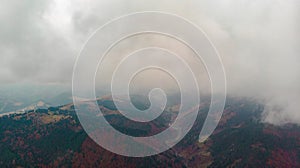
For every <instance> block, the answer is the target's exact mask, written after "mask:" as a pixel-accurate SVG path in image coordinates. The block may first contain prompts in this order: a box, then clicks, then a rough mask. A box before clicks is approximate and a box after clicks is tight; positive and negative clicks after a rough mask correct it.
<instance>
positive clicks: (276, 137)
mask: <svg viewBox="0 0 300 168" xmlns="http://www.w3.org/2000/svg"><path fill="white" fill-rule="evenodd" d="M135 100H138V101H135V102H134V103H133V104H135V105H138V106H139V107H141V108H144V107H148V105H149V104H148V102H147V101H144V100H143V99H141V98H137V99H135ZM141 100H143V101H141ZM98 104H99V108H101V109H102V111H103V113H104V116H105V118H106V120H107V121H108V122H109V123H110V124H111V125H112V126H113V127H114V128H115V129H117V130H119V131H121V132H123V133H126V134H130V135H133V136H149V135H153V134H156V133H158V132H160V131H163V130H164V129H166V128H167V127H168V124H169V123H170V122H172V121H173V120H174V118H176V115H177V109H178V104H173V105H168V107H167V108H166V110H165V111H164V113H163V114H162V115H161V116H160V117H159V118H158V119H156V120H155V121H153V122H149V123H146V124H144V125H137V123H133V122H130V121H129V120H128V119H126V118H125V117H124V116H122V115H121V114H120V113H119V112H118V111H117V110H116V107H115V105H114V103H113V101H112V100H111V98H110V97H104V98H102V99H99V100H98ZM208 108H209V102H206V103H203V106H201V108H200V109H199V115H198V117H197V119H196V122H195V124H194V126H193V128H192V129H191V130H190V132H189V133H188V134H187V135H186V136H185V137H184V138H183V140H181V141H180V143H178V144H177V145H175V146H174V147H173V148H172V149H169V150H167V151H165V152H163V153H161V154H159V155H155V156H150V157H145V158H133V157H124V156H120V155H117V154H114V153H111V152H109V151H107V150H105V149H103V148H102V147H100V146H98V145H97V144H96V143H95V142H94V141H93V140H92V139H90V138H89V137H88V136H87V134H86V133H85V132H84V130H83V128H82V126H81V125H80V123H79V120H78V118H77V116H76V113H75V111H74V106H73V104H67V105H63V106H58V107H49V108H48V109H37V110H30V111H28V112H27V113H23V114H11V115H8V116H3V117H1V118H0V142H1V143H0V150H1V152H0V167H300V127H299V126H297V125H293V124H287V125H284V126H274V125H270V124H266V123H262V122H261V121H260V117H261V115H262V112H263V109H264V107H263V105H261V104H259V103H258V102H256V101H254V100H249V99H237V98H230V99H228V100H227V104H226V106H225V110H224V113H223V116H222V118H221V120H220V122H219V125H218V127H217V128H216V130H215V131H214V133H213V134H212V135H211V136H210V137H209V138H208V139H207V140H206V141H204V142H200V141H199V139H198V136H199V132H200V130H201V127H202V124H203V121H204V119H205V118H206V116H207V110H208ZM101 136H104V137H105V136H109V133H107V135H105V134H104V135H101ZM120 143H122V142H120Z"/></svg>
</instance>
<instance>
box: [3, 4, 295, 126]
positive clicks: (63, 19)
mask: <svg viewBox="0 0 300 168" xmlns="http://www.w3.org/2000/svg"><path fill="white" fill-rule="evenodd" d="M297 4H298V2H297V1H296V0H288V1H284V0H277V1H273V0H254V1H253V0H241V1H238V2H237V1H235V0H229V1H218V2H216V1H209V0H206V1H188V2H187V1H180V0H175V1H174V0H160V1H158V0H156V1H139V0H132V1H129V2H128V1H126V2H125V1H122V0H102V1H92V0H87V1H83V0H74V1H69V0H66V1H61V0H55V1H38V0H33V1H30V2H25V1H9V0H4V1H3V2H2V5H1V6H0V59H1V61H0V82H1V83H16V82H33V83H46V84H47V83H60V84H67V85H70V83H71V77H72V68H73V65H74V62H75V58H76V56H77V55H78V53H79V50H80V48H81V47H82V45H83V44H84V42H85V41H86V40H87V39H88V37H89V36H90V35H91V33H92V32H93V31H94V30H95V29H96V28H97V27H99V26H100V25H102V24H104V23H105V22H106V21H108V20H110V19H111V18H115V17H118V16H120V15H123V14H127V13H130V12H136V11H144V10H147V11H149V10H156V11H164V12H170V13H175V14H178V15H181V16H183V17H186V18H188V19H189V20H191V21H193V22H194V23H196V24H198V25H199V26H200V27H202V28H203V30H204V31H205V32H206V33H207V34H208V36H209V37H210V39H211V40H212V41H213V43H214V44H215V45H216V47H217V49H218V50H219V52H220V54H221V57H222V60H223V62H224V66H225V70H226V74H227V81H228V93H229V94H230V95H233V96H248V97H254V98H257V99H259V100H261V101H263V102H265V104H266V110H265V113H264V116H263V119H264V121H267V122H272V123H276V124H282V123H286V122H294V123H300V114H299V113H300V112H299V111H300V108H299V107H298V105H297V102H298V100H300V95H299V94H300V69H299V67H300V57H299V53H300V47H299V44H300V41H299V37H300V36H299V35H300V34H299V31H298V30H299V23H300V22H299V16H300V15H299V8H300V7H299V5H297ZM141 40H145V39H140V41H141ZM152 40H153V39H152ZM156 40H157V39H156ZM153 41H155V39H154V40H153ZM168 42H169V41H168ZM127 45H128V46H131V45H132V44H129V43H128V44H127ZM174 45H175V43H174ZM124 47H126V44H124ZM122 51H123V50H120V52H122ZM114 62H116V59H115V60H111V62H110V63H114ZM194 66H196V65H194ZM199 72H200V71H199ZM143 80H144V78H143ZM144 83H147V82H146V81H144Z"/></svg>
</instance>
